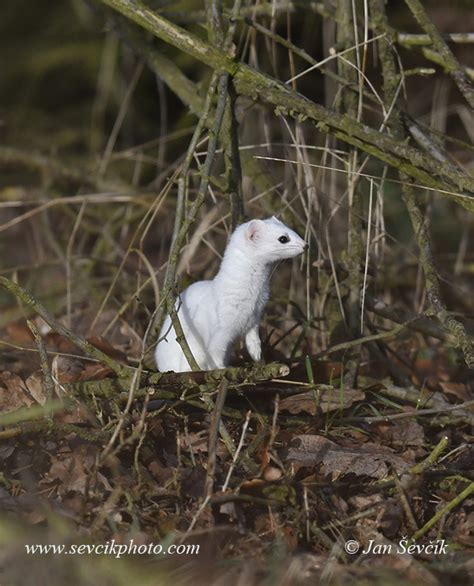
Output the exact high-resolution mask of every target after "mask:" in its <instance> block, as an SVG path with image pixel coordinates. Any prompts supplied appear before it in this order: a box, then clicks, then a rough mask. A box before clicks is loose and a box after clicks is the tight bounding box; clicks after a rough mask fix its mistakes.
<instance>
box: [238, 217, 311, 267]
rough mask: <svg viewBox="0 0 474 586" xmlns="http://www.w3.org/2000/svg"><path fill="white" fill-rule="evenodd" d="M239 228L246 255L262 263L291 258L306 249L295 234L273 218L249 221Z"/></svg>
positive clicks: (304, 244)
mask: <svg viewBox="0 0 474 586" xmlns="http://www.w3.org/2000/svg"><path fill="white" fill-rule="evenodd" d="M240 228H241V229H242V230H243V236H244V239H245V244H246V249H247V250H248V254H250V255H252V257H254V258H255V259H259V260H260V261H262V262H264V263H271V262H277V261H279V260H283V259H285V258H293V257H295V256H298V255H300V254H302V253H303V252H304V251H305V250H307V248H308V245H307V244H306V242H305V241H304V240H303V239H302V238H300V237H299V236H298V234H297V233H296V232H294V231H293V230H291V228H288V226H285V224H283V222H280V220H278V219H277V218H275V216H273V217H271V218H268V219H267V220H251V221H250V222H247V223H246V224H243V225H242V226H240Z"/></svg>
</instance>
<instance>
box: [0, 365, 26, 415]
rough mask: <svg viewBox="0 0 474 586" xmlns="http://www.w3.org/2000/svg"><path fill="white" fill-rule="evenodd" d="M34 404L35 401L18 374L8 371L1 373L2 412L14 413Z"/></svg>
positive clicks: (0, 405) (0, 409)
mask: <svg viewBox="0 0 474 586" xmlns="http://www.w3.org/2000/svg"><path fill="white" fill-rule="evenodd" d="M32 404H33V399H32V398H31V397H30V396H29V393H28V390H27V388H26V386H25V383H24V382H23V380H22V379H21V378H20V377H19V376H18V375H17V374H13V373H11V372H8V371H7V370H6V371H4V372H2V373H0V412H7V411H14V410H15V409H19V408H20V407H29V406H30V405H32Z"/></svg>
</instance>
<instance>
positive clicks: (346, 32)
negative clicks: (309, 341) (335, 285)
mask: <svg viewBox="0 0 474 586" xmlns="http://www.w3.org/2000/svg"><path fill="white" fill-rule="evenodd" d="M352 8H353V7H352V0H341V2H340V3H339V7H338V11H337V22H338V27H337V41H338V46H339V47H341V48H343V49H348V48H350V47H354V46H355V45H357V38H356V30H357V22H356V21H355V13H354V12H353V10H352ZM338 68H339V72H338V73H339V76H340V77H342V78H343V79H345V80H347V82H348V83H349V84H350V85H357V81H358V80H357V70H356V59H355V58H354V56H353V52H351V53H348V55H347V56H346V57H345V58H343V59H339V61H338ZM338 106H339V109H340V110H342V111H343V112H344V113H346V114H348V115H349V116H350V117H351V118H357V117H359V110H360V109H359V107H358V103H357V95H356V94H355V93H353V92H351V91H347V90H346V91H345V90H343V93H342V94H341V95H340V98H339V104H338ZM357 166H358V150H357V148H355V147H351V148H350V149H349V174H348V192H349V193H348V195H349V228H348V239H347V257H348V268H349V299H348V312H347V317H348V325H349V330H350V333H351V336H354V337H355V336H358V335H359V333H360V293H361V285H362V283H361V275H360V267H361V265H362V263H363V258H364V257H363V254H364V250H363V248H364V247H363V242H362V199H361V196H360V190H359V187H358V176H357V174H356V170H357ZM359 360H360V347H358V348H357V350H354V351H352V352H351V359H350V360H349V363H348V374H347V377H348V379H349V380H348V381H347V382H348V384H350V385H351V386H354V384H355V379H356V376H357V369H358V364H359Z"/></svg>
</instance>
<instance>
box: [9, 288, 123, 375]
mask: <svg viewBox="0 0 474 586" xmlns="http://www.w3.org/2000/svg"><path fill="white" fill-rule="evenodd" d="M0 287H2V288H3V289H5V290H6V291H8V292H10V293H11V294H12V295H14V296H15V297H16V298H17V299H19V300H20V301H22V302H23V303H25V304H26V305H28V307H30V308H31V309H32V310H33V311H35V312H36V313H37V314H38V315H39V316H40V317H42V318H43V319H44V321H45V322H46V323H47V324H48V325H50V326H51V328H52V329H53V330H54V331H55V332H57V333H58V334H61V336H64V337H65V338H67V339H68V340H69V341H70V342H72V343H73V344H74V345H75V346H77V347H78V348H80V349H81V350H82V351H83V352H84V353H85V354H87V356H90V357H91V358H95V359H96V360H98V361H99V362H102V363H103V364H105V365H106V366H108V367H109V368H110V369H111V370H112V371H113V372H115V374H117V375H118V376H126V375H127V373H128V371H127V369H126V368H125V367H124V366H122V365H121V364H119V363H118V362H116V361H115V360H114V359H113V358H111V357H110V356H108V355H107V354H104V352H102V350H99V349H98V348H96V347H95V346H93V345H92V344H91V343H90V342H88V341H87V340H85V339H84V338H82V337H81V336H78V335H77V334H75V333H74V332H71V331H70V330H68V329H67V328H66V327H65V326H63V324H62V323H60V322H58V321H57V320H56V319H55V318H54V317H53V316H52V315H51V314H50V313H49V312H48V311H46V309H45V307H44V306H43V305H42V304H41V303H40V302H39V301H38V300H37V299H36V298H35V297H33V295H32V294H31V293H29V292H28V291H27V290H26V289H23V287H20V285H17V284H16V283H14V282H13V281H10V279H7V278H6V277H3V276H0Z"/></svg>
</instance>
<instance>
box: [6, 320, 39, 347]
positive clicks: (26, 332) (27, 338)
mask: <svg viewBox="0 0 474 586" xmlns="http://www.w3.org/2000/svg"><path fill="white" fill-rule="evenodd" d="M5 329H6V332H7V335H8V339H9V340H10V341H11V342H13V343H14V344H28V345H30V344H31V343H32V342H33V340H34V338H33V334H32V333H31V330H30V328H29V327H28V325H27V323H26V320H25V319H20V320H17V321H13V322H10V323H9V324H8V325H7V326H6V328H5Z"/></svg>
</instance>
